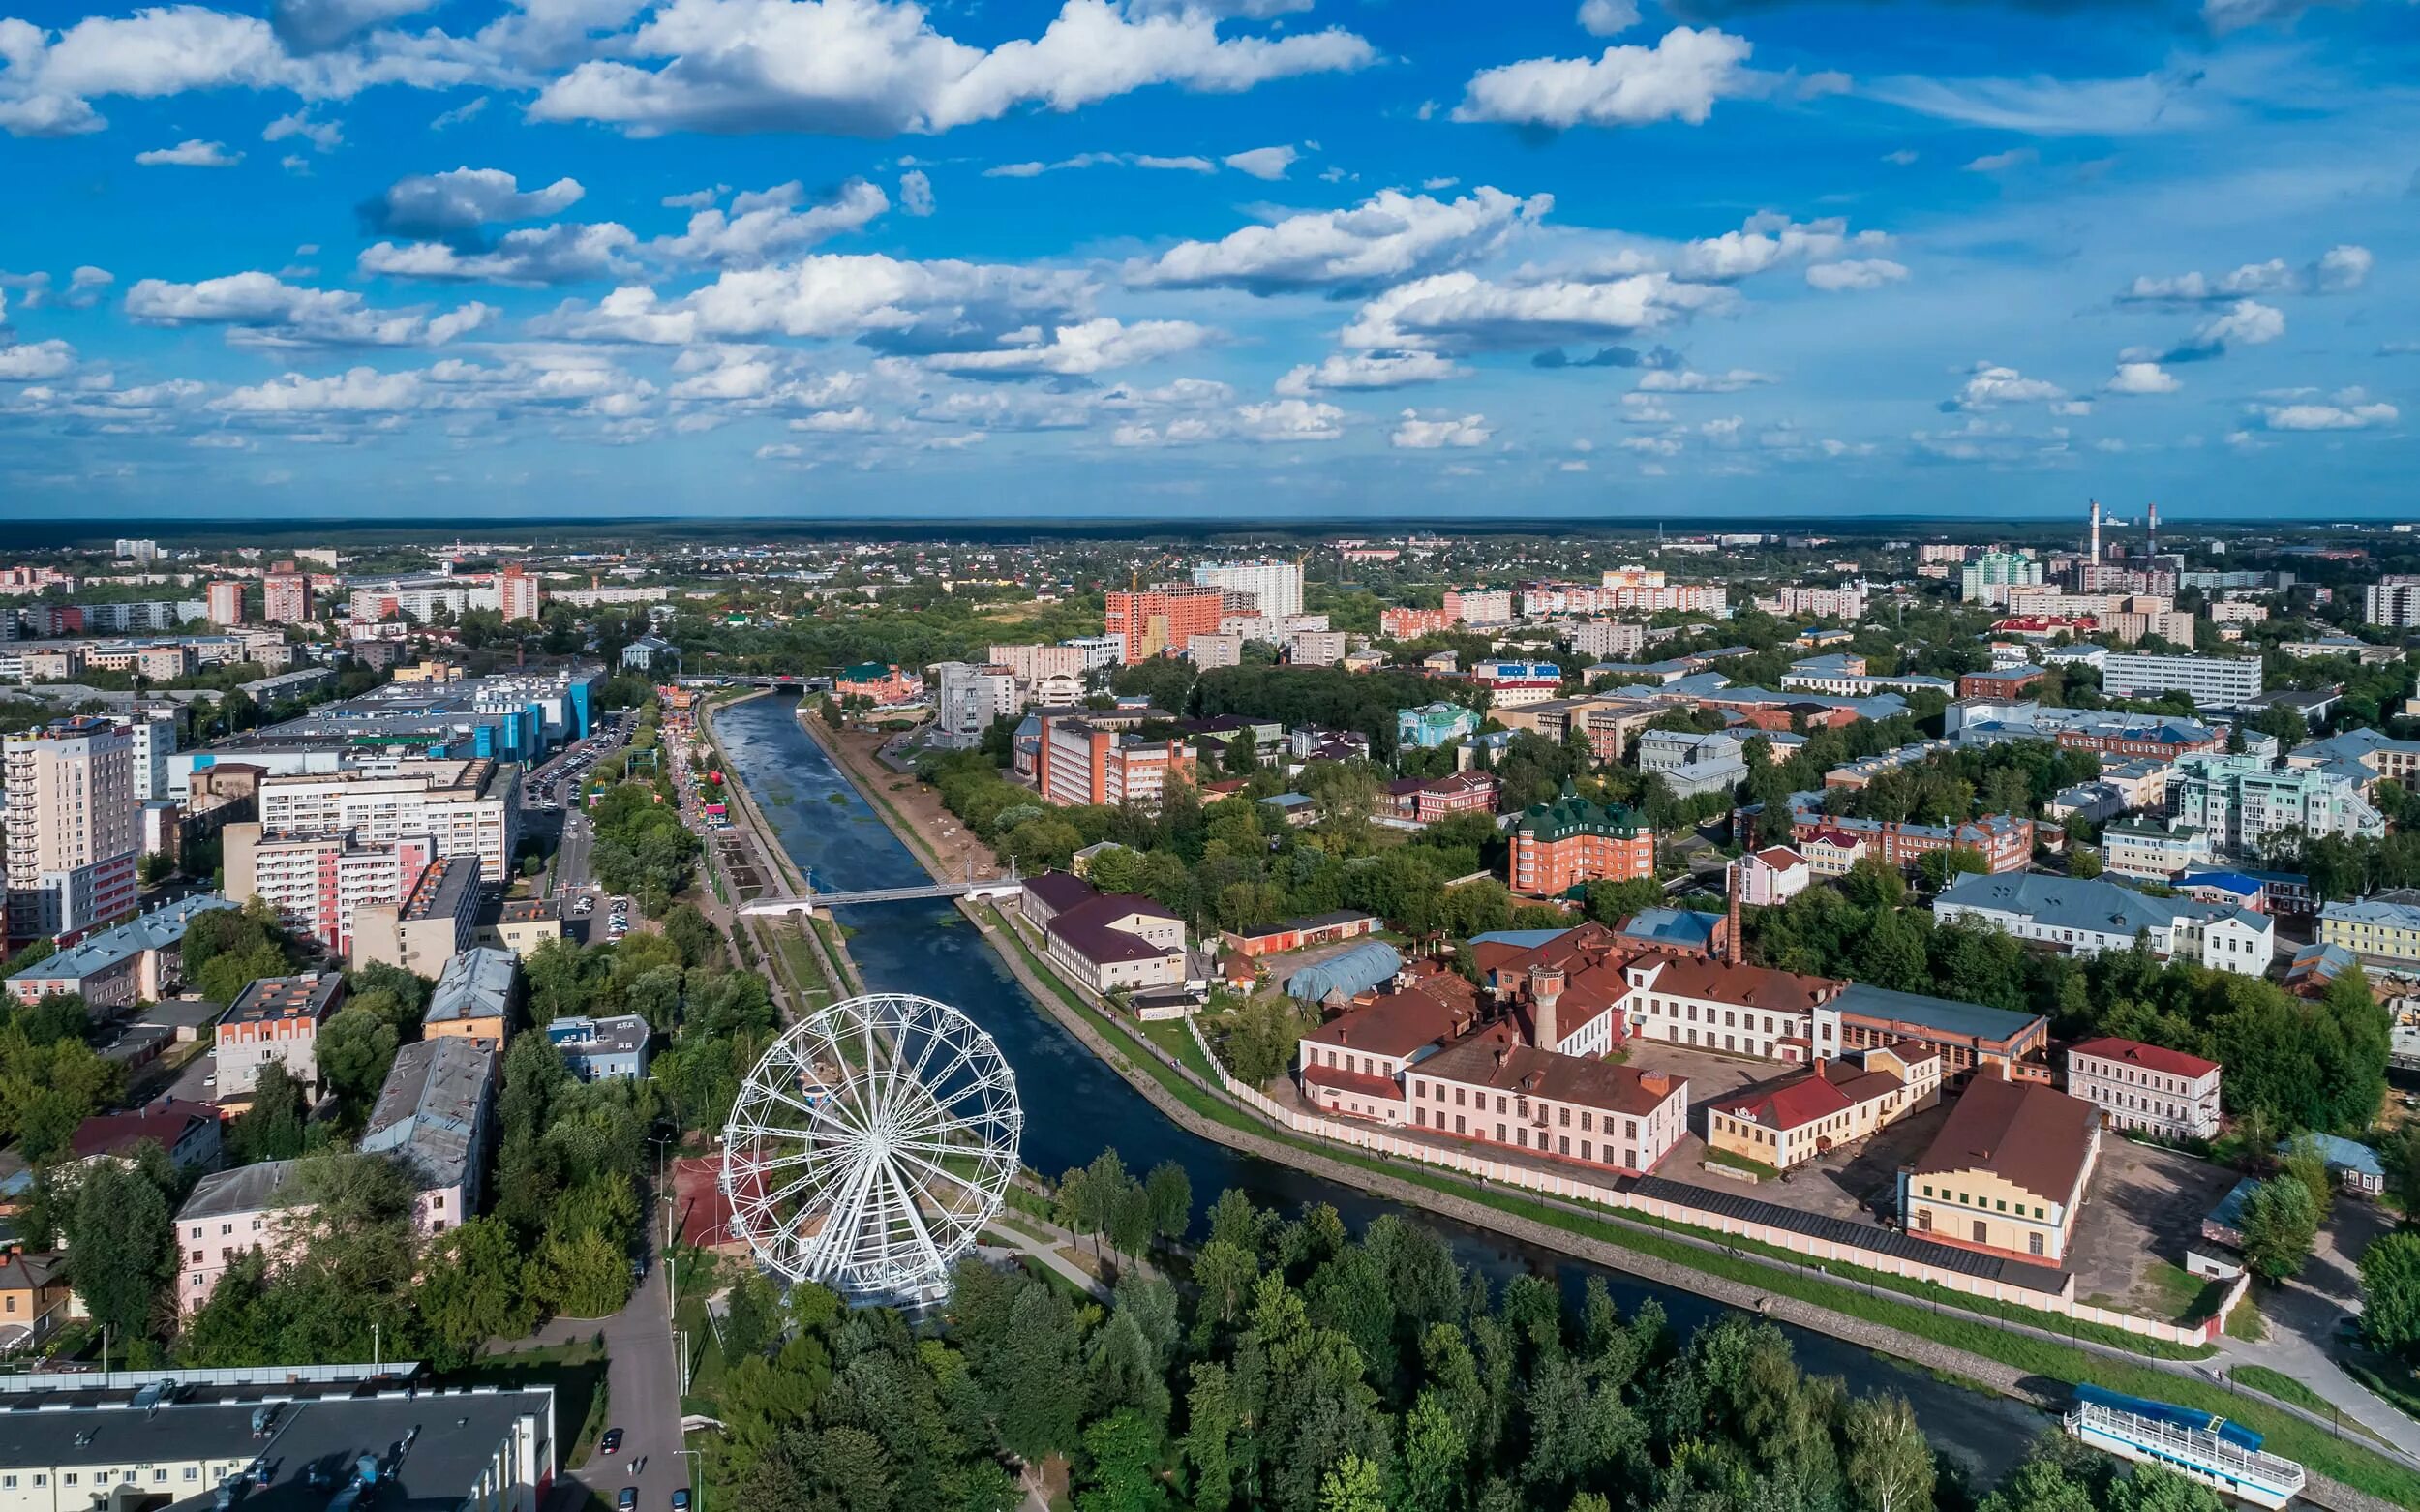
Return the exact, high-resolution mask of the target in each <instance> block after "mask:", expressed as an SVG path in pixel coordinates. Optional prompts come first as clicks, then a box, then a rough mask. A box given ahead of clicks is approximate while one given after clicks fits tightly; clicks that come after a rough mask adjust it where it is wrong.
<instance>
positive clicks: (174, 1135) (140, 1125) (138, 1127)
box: [69, 1098, 219, 1159]
mask: <svg viewBox="0 0 2420 1512" xmlns="http://www.w3.org/2000/svg"><path fill="white" fill-rule="evenodd" d="M205 1119H206V1120H208V1121H209V1122H211V1123H217V1122H218V1121H219V1104H216V1103H192V1102H187V1101H186V1100H185V1099H183V1098H162V1099H161V1100H160V1101H159V1102H157V1103H150V1104H144V1105H143V1106H141V1107H138V1108H136V1109H134V1110H133V1111H131V1112H125V1113H97V1114H95V1115H93V1116H92V1117H90V1118H87V1119H85V1120H84V1121H83V1122H82V1123H80V1124H78V1125H76V1134H75V1135H74V1137H73V1138H72V1139H70V1141H69V1145H70V1147H71V1148H72V1149H74V1150H75V1152H76V1156H77V1157H78V1158H79V1159H81V1158H84V1157H89V1156H94V1155H114V1154H117V1153H118V1152H120V1151H122V1150H125V1149H126V1148H128V1147H129V1146H132V1145H134V1144H136V1143H137V1142H138V1141H140V1140H144V1139H150V1140H154V1141H156V1142H157V1143H158V1144H159V1146H160V1148H161V1149H163V1150H166V1151H167V1152H168V1153H169V1154H174V1153H175V1152H176V1141H177V1140H179V1139H181V1138H183V1137H184V1136H185V1132H186V1131H187V1130H189V1129H191V1128H192V1127H193V1126H194V1125H195V1124H197V1123H199V1122H201V1121H203V1120H205Z"/></svg>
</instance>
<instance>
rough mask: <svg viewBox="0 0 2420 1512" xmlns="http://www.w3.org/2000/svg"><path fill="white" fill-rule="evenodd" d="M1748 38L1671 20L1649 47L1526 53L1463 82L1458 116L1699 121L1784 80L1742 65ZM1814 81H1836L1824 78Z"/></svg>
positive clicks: (1556, 124)
mask: <svg viewBox="0 0 2420 1512" xmlns="http://www.w3.org/2000/svg"><path fill="white" fill-rule="evenodd" d="M1752 50H1753V48H1752V47H1751V45H1750V44H1749V43H1748V41H1747V39H1745V38H1743V37H1735V36H1733V35H1731V34H1730V33H1729V32H1725V31H1721V30H1718V29H1716V28H1713V27H1708V28H1706V29H1704V30H1698V29H1696V28H1693V27H1687V26H1676V27H1674V28H1673V29H1672V30H1671V31H1668V32H1666V33H1665V34H1664V35H1663V37H1662V39H1661V40H1660V41H1658V42H1657V43H1656V44H1655V45H1653V46H1642V45H1636V44H1629V45H1620V46H1612V47H1607V48H1606V49H1605V50H1604V52H1603V53H1602V54H1600V55H1599V56H1597V57H1594V58H1528V59H1525V60H1523V61H1521V62H1519V63H1507V64H1503V65H1501V66H1499V67H1497V68H1491V69H1482V70H1481V71H1480V72H1479V73H1477V74H1475V75H1473V76H1471V79H1470V82H1469V83H1468V84H1467V86H1465V88H1464V92H1463V100H1462V104H1461V105H1459V106H1455V107H1454V119H1455V120H1457V121H1500V122H1504V123H1507V124H1510V125H1515V126H1544V127H1551V128H1554V129H1556V130H1558V131H1561V130H1568V129H1569V128H1571V127H1575V126H1646V125H1649V124H1651V123H1653V122H1656V121H1674V120H1678V121H1686V122H1688V123H1689V124H1691V125H1693V126H1695V125H1701V124H1703V123H1704V122H1705V120H1706V118H1707V117H1708V116H1709V115H1710V114H1712V113H1713V109H1714V102H1716V101H1717V100H1734V99H1739V98H1742V97H1758V96H1764V95H1769V94H1770V93H1772V92H1773V91H1774V89H1775V88H1776V87H1777V86H1778V85H1779V83H1780V82H1781V81H1780V79H1779V78H1778V77H1777V76H1773V75H1769V74H1763V73H1759V72H1758V71H1756V70H1754V69H1750V68H1748V67H1746V66H1745V65H1746V63H1747V60H1748V54H1749V52H1750V51H1752ZM1811 82H1813V83H1815V85H1816V87H1822V88H1832V87H1837V84H1838V81H1837V80H1835V79H1831V78H1826V79H1822V80H1818V81H1811Z"/></svg>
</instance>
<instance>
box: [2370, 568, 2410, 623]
mask: <svg viewBox="0 0 2420 1512" xmlns="http://www.w3.org/2000/svg"><path fill="white" fill-rule="evenodd" d="M2361 618H2362V619H2363V620H2365V621H2366V622H2368V623H2370V624H2375V625H2380V626H2383V627H2384V628H2386V629H2390V630H2409V629H2415V628H2420V577H2413V576H2408V575H2404V576H2390V577H2383V578H2380V579H2378V580H2377V581H2376V582H2375V583H2373V584H2371V585H2370V586H2369V587H2368V588H2366V589H2364V590H2362V613H2361Z"/></svg>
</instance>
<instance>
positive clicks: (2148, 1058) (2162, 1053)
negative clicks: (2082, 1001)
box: [2067, 1035, 2219, 1081]
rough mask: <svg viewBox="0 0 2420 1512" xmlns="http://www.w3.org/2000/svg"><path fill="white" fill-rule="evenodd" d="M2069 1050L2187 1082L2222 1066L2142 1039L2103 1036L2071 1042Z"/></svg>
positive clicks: (2073, 1053)
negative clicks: (2179, 1077) (2176, 1077)
mask: <svg viewBox="0 0 2420 1512" xmlns="http://www.w3.org/2000/svg"><path fill="white" fill-rule="evenodd" d="M2067 1053H2068V1055H2069V1057H2070V1059H2071V1060H2072V1058H2073V1057H2075V1056H2078V1055H2098V1056H2100V1057H2102V1059H2103V1060H2112V1061H2122V1062H2124V1063H2125V1064H2127V1065H2129V1066H2139V1067H2141V1068H2142V1069H2143V1070H2145V1071H2156V1072H2159V1073H2161V1074H2163V1075H2168V1076H2182V1077H2184V1078H2185V1079H2186V1080H2188V1081H2198V1080H2200V1079H2201V1078H2202V1077H2204V1076H2207V1075H2209V1074H2211V1073H2212V1072H2214V1071H2217V1070H2218V1069H2219V1063H2218V1062H2217V1061H2205V1060H2203V1059H2202V1058H2201V1057H2200V1056H2198V1055H2188V1054H2186V1053H2185V1052H2184V1051H2183V1050H2163V1049H2162V1048H2161V1047H2160V1046H2158V1045H2156V1044H2145V1043H2142V1042H2141V1041H2140V1040H2121V1039H2118V1038H2117V1037H2116V1036H2114V1035H2102V1037H2100V1038H2099V1039H2097V1040H2086V1041H2085V1042H2084V1043H2081V1044H2072V1045H2069V1046H2068V1050H2067Z"/></svg>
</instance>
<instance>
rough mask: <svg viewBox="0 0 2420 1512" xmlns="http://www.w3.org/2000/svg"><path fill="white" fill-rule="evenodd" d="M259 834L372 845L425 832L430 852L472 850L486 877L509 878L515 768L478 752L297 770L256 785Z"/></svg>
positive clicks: (517, 803)
mask: <svg viewBox="0 0 2420 1512" xmlns="http://www.w3.org/2000/svg"><path fill="white" fill-rule="evenodd" d="M259 802H260V830H261V833H262V834H263V835H264V836H273V837H279V838H285V837H296V836H312V835H325V836H346V837H348V838H349V839H350V841H351V843H352V844H353V845H354V846H357V847H360V848H365V849H378V848H380V847H384V846H389V845H392V844H394V843H395V842H396V841H398V840H400V839H403V838H405V837H406V836H411V835H426V836H427V837H428V838H429V840H430V841H431V843H432V846H433V849H434V854H436V855H439V856H473V857H476V858H478V862H479V869H480V871H481V873H482V874H483V875H484V876H485V877H486V879H487V880H488V881H490V882H493V883H498V884H502V883H505V882H509V881H510V880H511V879H512V859H513V854H512V853H513V847H514V845H515V844H516V843H517V842H518V841H519V839H520V827H521V780H520V773H519V771H518V769H516V768H514V767H511V766H508V765H504V764H500V763H498V762H495V761H491V760H487V759H485V758H472V759H469V760H428V759H420V758H412V759H407V760H403V761H398V762H394V763H391V764H388V765H385V766H381V767H379V768H378V769H374V770H373V769H353V770H348V771H331V772H299V773H293V774H288V775H282V776H272V777H268V778H264V779H263V780H262V782H261V784H260V798H259Z"/></svg>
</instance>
